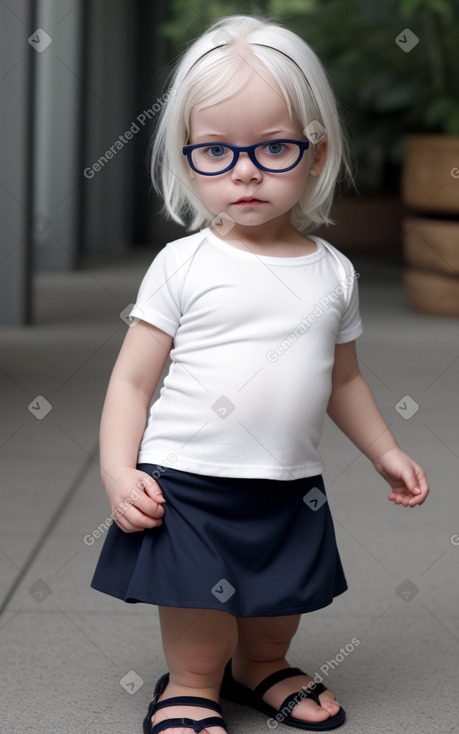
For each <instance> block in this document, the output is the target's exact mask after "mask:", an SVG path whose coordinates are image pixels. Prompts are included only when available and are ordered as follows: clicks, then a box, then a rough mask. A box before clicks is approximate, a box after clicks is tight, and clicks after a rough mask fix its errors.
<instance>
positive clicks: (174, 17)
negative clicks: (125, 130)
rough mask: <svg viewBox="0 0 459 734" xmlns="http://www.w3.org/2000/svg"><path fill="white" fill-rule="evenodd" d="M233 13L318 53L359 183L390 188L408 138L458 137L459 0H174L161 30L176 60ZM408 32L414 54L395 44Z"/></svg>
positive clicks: (171, 1) (364, 185) (366, 185)
mask: <svg viewBox="0 0 459 734" xmlns="http://www.w3.org/2000/svg"><path fill="white" fill-rule="evenodd" d="M232 14H256V15H262V16H265V17H271V18H275V19H278V20H280V21H281V22H284V23H285V24H286V25H287V27H289V28H291V29H292V30H294V31H295V32H297V33H298V34H299V35H300V36H302V37H303V38H304V39H305V40H306V41H307V42H308V43H309V44H310V45H311V46H312V47H313V48H314V49H315V50H316V51H317V53H318V54H319V56H320V57H321V59H322V60H323V62H324V64H325V66H326V68H327V70H328V73H329V76H330V78H331V81H332V85H333V88H334V90H335V93H336V95H337V98H338V100H339V101H340V106H341V112H342V116H343V118H344V121H345V123H346V125H347V127H348V129H349V131H350V135H351V138H352V145H353V148H354V150H355V153H356V156H357V159H358V161H359V166H358V167H359V185H360V186H363V187H374V186H381V185H389V186H390V183H391V180H390V175H391V174H390V172H391V171H393V169H392V168H391V166H393V164H394V163H395V164H398V163H399V162H400V160H401V155H402V140H403V137H404V136H405V135H406V134H409V133H412V132H437V133H450V134H459V0H249V1H248V2H238V1H237V0H170V4H169V19H168V21H167V23H165V24H164V25H163V26H162V29H161V31H162V33H164V35H165V36H166V37H167V38H168V39H169V40H170V42H171V50H172V55H173V56H174V57H175V56H177V55H178V54H180V53H181V52H183V50H184V49H185V48H186V47H187V46H188V45H189V43H190V42H191V41H192V40H193V39H194V38H195V37H197V36H198V35H200V34H201V33H202V32H203V31H204V30H205V29H206V28H207V27H208V25H210V23H212V22H214V21H215V20H217V19H218V18H222V17H224V16H227V15H232ZM405 29H408V30H409V35H410V38H411V39H413V38H414V37H413V36H412V35H411V34H414V35H415V36H416V37H417V38H418V39H419V41H418V42H417V43H415V45H413V47H412V48H411V49H410V50H409V51H407V47H405V50H403V46H404V44H400V45H398V44H397V42H396V38H398V37H399V36H400V35H402V36H403V32H404V31H405ZM414 40H416V39H414ZM387 171H389V177H387V175H386V173H387Z"/></svg>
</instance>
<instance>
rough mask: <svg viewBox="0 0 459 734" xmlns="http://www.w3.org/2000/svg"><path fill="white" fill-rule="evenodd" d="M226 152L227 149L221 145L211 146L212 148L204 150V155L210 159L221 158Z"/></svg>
mask: <svg viewBox="0 0 459 734" xmlns="http://www.w3.org/2000/svg"><path fill="white" fill-rule="evenodd" d="M226 152H227V148H224V147H223V145H212V147H210V148H206V153H207V155H209V156H210V157H211V158H221V157H222V156H224V155H225V153H226Z"/></svg>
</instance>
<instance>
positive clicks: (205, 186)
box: [194, 176, 226, 214]
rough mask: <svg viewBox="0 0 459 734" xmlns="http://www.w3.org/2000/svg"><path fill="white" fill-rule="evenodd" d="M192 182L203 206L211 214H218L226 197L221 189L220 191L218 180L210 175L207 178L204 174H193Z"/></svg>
mask: <svg viewBox="0 0 459 734" xmlns="http://www.w3.org/2000/svg"><path fill="white" fill-rule="evenodd" d="M204 179H205V180H204ZM194 183H195V186H196V189H197V192H198V196H199V198H200V199H201V201H202V203H203V204H204V206H205V207H206V208H207V209H208V210H209V211H210V212H212V214H220V212H221V211H222V209H223V207H224V204H225V203H226V199H225V197H224V193H223V191H221V187H220V186H219V185H218V181H215V180H214V179H213V177H210V176H209V177H207V178H206V177H204V176H195V179H194Z"/></svg>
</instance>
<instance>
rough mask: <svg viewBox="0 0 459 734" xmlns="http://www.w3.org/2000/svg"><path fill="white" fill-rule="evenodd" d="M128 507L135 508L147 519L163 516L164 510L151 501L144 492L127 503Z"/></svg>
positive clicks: (158, 504) (154, 501)
mask: <svg viewBox="0 0 459 734" xmlns="http://www.w3.org/2000/svg"><path fill="white" fill-rule="evenodd" d="M129 504H130V505H132V506H133V507H136V508H137V509H138V510H140V512H142V513H143V514H144V515H147V516H148V517H154V518H158V517H162V516H163V515H164V508H163V507H162V505H161V504H160V503H158V502H156V500H153V499H151V498H150V497H149V496H148V495H147V494H146V493H145V492H141V493H139V496H138V497H137V498H136V499H135V500H132V502H129Z"/></svg>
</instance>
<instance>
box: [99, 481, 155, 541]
mask: <svg viewBox="0 0 459 734" xmlns="http://www.w3.org/2000/svg"><path fill="white" fill-rule="evenodd" d="M103 483H104V486H105V491H106V492H107V495H108V499H109V501H110V507H111V510H112V517H113V519H114V521H115V522H116V524H117V525H118V527H120V528H121V530H123V531H124V532H125V533H136V532H139V531H140V530H145V529H146V528H156V527H158V526H159V525H161V524H162V519H161V518H162V517H163V515H164V508H163V507H162V506H161V505H162V503H163V502H165V501H166V500H165V499H164V497H163V494H162V492H161V489H160V487H159V485H158V483H157V482H155V480H154V479H153V478H152V477H151V476H150V475H149V474H146V473H145V472H143V471H139V470H138V469H132V468H131V467H120V468H119V469H117V470H116V471H114V472H113V471H111V472H110V476H108V475H107V474H105V475H104V476H103Z"/></svg>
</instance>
